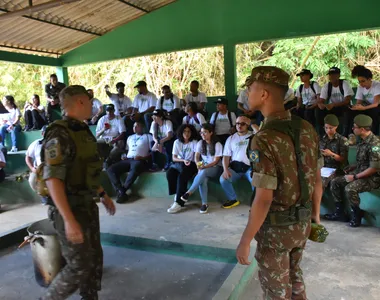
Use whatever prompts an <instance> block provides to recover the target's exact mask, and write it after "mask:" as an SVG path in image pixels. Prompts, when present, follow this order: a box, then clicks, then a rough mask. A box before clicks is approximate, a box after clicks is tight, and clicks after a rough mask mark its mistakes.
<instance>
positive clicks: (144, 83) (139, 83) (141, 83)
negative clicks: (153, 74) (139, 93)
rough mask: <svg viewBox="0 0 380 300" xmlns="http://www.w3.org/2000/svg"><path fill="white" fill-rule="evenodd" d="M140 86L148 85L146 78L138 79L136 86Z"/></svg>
mask: <svg viewBox="0 0 380 300" xmlns="http://www.w3.org/2000/svg"><path fill="white" fill-rule="evenodd" d="M140 86H146V82H145V81H144V80H140V81H137V84H136V85H135V87H134V88H138V87H140Z"/></svg>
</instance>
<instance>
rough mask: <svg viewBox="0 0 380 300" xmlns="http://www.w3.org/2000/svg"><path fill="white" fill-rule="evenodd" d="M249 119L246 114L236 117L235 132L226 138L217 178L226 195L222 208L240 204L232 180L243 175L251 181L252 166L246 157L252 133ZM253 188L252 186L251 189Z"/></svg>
mask: <svg viewBox="0 0 380 300" xmlns="http://www.w3.org/2000/svg"><path fill="white" fill-rule="evenodd" d="M250 121H251V120H250V119H249V118H248V117H246V116H240V117H238V118H237V120H236V130H237V132H236V133H235V134H233V135H231V136H230V137H229V138H228V139H227V141H226V144H225V146H224V149H223V174H222V176H220V178H219V181H220V184H221V185H222V188H223V190H224V193H225V194H226V196H227V201H226V202H225V203H224V204H223V206H222V207H223V208H232V207H235V206H238V205H239V204H240V201H239V200H238V199H237V197H236V193H235V190H234V188H233V186H232V183H233V182H235V181H236V180H238V179H240V178H242V177H245V178H246V179H247V180H248V181H249V182H250V183H251V182H252V177H251V172H252V168H251V164H250V162H249V159H248V157H247V147H248V144H249V137H250V136H251V135H252V133H251V132H250V131H248V129H249V125H250V124H251V122H250ZM254 189H255V188H254V187H253V186H252V190H254Z"/></svg>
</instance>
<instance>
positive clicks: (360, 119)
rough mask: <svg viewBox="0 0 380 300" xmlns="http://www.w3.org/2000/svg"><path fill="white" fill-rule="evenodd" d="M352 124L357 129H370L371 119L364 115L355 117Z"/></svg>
mask: <svg viewBox="0 0 380 300" xmlns="http://www.w3.org/2000/svg"><path fill="white" fill-rule="evenodd" d="M354 123H355V124H356V125H357V126H358V127H371V126H372V118H371V117H368V116H366V115H357V116H356V117H355V119H354Z"/></svg>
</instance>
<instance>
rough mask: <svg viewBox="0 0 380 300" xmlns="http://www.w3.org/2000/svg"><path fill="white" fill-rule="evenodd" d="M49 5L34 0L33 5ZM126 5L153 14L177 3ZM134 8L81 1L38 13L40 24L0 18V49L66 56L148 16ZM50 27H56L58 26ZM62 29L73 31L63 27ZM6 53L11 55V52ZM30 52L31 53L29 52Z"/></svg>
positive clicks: (145, 0) (109, 0) (1, 4)
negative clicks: (34, 51)
mask: <svg viewBox="0 0 380 300" xmlns="http://www.w3.org/2000/svg"><path fill="white" fill-rule="evenodd" d="M49 1H50V0H33V5H38V4H42V3H46V2H49ZM126 2H129V3H130V4H131V5H134V6H137V7H141V8H142V9H143V10H147V11H149V12H150V11H153V10H156V9H158V8H160V7H162V6H164V5H167V4H169V3H172V2H175V0H127V1H126ZM28 5H29V1H28V0H12V1H1V0H0V9H6V10H9V11H15V10H19V9H22V8H25V7H28ZM131 5H128V4H126V3H123V2H122V1H119V0H91V1H90V0H82V1H78V2H73V3H69V4H63V5H60V6H57V7H54V8H50V9H46V10H41V11H37V12H34V13H33V14H31V15H30V17H31V18H37V19H39V20H32V19H31V18H27V17H21V16H15V17H13V18H12V19H3V20H2V19H1V18H0V26H1V28H2V30H1V31H0V47H1V45H7V46H16V47H21V48H26V49H35V50H40V51H48V52H54V53H64V52H67V51H69V50H71V49H73V48H76V47H78V46H80V45H82V44H84V43H86V42H88V41H90V40H92V39H94V38H96V37H98V35H102V34H105V33H106V32H108V31H111V30H113V29H115V28H116V27H118V26H120V25H123V24H126V23H128V22H130V21H132V20H134V19H136V18H138V17H140V16H143V15H144V14H146V13H145V12H144V11H143V10H140V9H138V8H136V7H132V6H131ZM0 14H2V13H0ZM48 23H56V25H52V24H48ZM57 24H58V25H57ZM60 25H61V26H60ZM62 25H64V26H67V27H71V28H65V27H62ZM73 28H74V29H73ZM75 29H76V30H75ZM79 30H82V31H79ZM83 31H86V32H83ZM5 49H8V51H10V50H9V48H5ZM18 51H20V50H15V52H18ZM27 52H29V53H30V51H27Z"/></svg>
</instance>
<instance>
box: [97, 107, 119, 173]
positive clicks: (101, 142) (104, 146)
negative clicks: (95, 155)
mask: <svg viewBox="0 0 380 300" xmlns="http://www.w3.org/2000/svg"><path fill="white" fill-rule="evenodd" d="M106 113H107V114H106V115H105V116H103V117H101V118H100V119H99V122H98V125H96V131H95V133H96V140H97V141H96V142H97V145H98V151H99V155H100V157H102V158H103V159H104V160H105V168H107V167H108V166H109V165H111V164H112V163H113V162H116V161H118V160H119V158H120V155H121V152H122V151H123V150H122V149H123V148H124V139H125V131H126V129H125V125H124V121H123V120H122V119H121V118H120V116H116V115H115V106H114V105H113V104H108V105H107V107H106Z"/></svg>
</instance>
